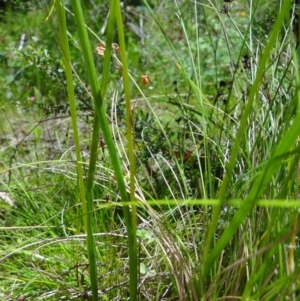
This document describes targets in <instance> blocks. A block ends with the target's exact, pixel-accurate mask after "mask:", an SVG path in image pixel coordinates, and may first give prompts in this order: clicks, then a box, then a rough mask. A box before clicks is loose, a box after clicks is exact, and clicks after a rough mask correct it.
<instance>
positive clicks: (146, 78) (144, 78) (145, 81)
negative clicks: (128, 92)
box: [142, 75, 151, 85]
mask: <svg viewBox="0 0 300 301" xmlns="http://www.w3.org/2000/svg"><path fill="white" fill-rule="evenodd" d="M142 83H143V84H144V85H147V84H149V83H151V78H150V76H149V75H142Z"/></svg>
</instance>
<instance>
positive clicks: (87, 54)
mask: <svg viewBox="0 0 300 301" xmlns="http://www.w3.org/2000/svg"><path fill="white" fill-rule="evenodd" d="M71 3H72V7H73V11H74V15H75V20H76V24H77V30H78V36H79V40H80V45H81V49H82V52H83V56H84V61H85V65H86V71H87V74H88V80H89V84H90V87H91V92H92V96H93V98H94V103H95V106H94V107H95V111H94V123H93V134H92V145H91V153H90V164H89V170H88V180H87V187H86V190H87V192H86V198H87V210H88V215H87V221H88V222H87V224H88V235H87V236H88V239H87V241H88V244H90V245H91V246H93V244H94V243H93V235H92V218H93V217H92V211H93V181H94V174H95V166H96V160H97V150H98V145H99V133H100V127H101V129H102V131H103V136H104V140H105V142H106V145H107V148H108V151H109V155H110V158H111V161H112V165H113V168H114V171H115V176H116V179H117V182H118V185H119V190H120V195H121V198H122V200H123V201H128V195H127V190H126V185H125V180H124V176H123V172H122V167H121V163H120V160H119V158H118V155H117V151H116V147H115V145H114V141H113V138H112V135H111V133H110V129H109V124H108V120H107V117H106V114H105V108H104V104H103V98H104V97H105V92H106V87H107V85H108V79H109V64H110V55H111V41H112V37H113V24H114V19H115V18H114V14H115V11H116V10H117V9H118V8H117V7H116V6H118V5H120V4H119V3H117V2H116V1H113V0H111V2H110V5H111V7H110V14H111V15H110V18H109V26H108V29H109V31H108V32H107V42H106V51H105V57H104V65H105V66H104V68H103V72H105V73H103V76H102V82H101V88H102V90H100V87H99V83H98V78H97V73H96V68H95V64H94V61H93V55H92V51H91V46H90V42H89V38H88V34H87V29H86V26H85V22H84V18H83V13H82V9H81V5H80V1H76V0H73V1H71ZM123 210H124V217H125V223H126V228H127V233H128V247H129V261H130V299H131V300H136V298H137V244H136V236H135V231H134V230H133V225H132V220H131V215H130V210H129V207H128V206H125V207H123ZM89 258H90V277H91V285H92V292H93V300H98V297H97V296H98V291H97V274H96V267H95V252H94V250H93V251H92V248H90V253H89Z"/></svg>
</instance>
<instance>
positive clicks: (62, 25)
mask: <svg viewBox="0 0 300 301" xmlns="http://www.w3.org/2000/svg"><path fill="white" fill-rule="evenodd" d="M63 6H64V3H63V1H55V10H56V15H57V20H58V24H59V38H60V46H61V49H62V53H63V62H64V67H65V72H66V79H67V89H68V98H69V104H70V113H71V120H72V127H73V137H74V143H75V152H76V159H77V175H78V184H79V191H80V197H81V204H82V215H83V220H84V228H85V232H86V227H87V220H86V214H87V208H86V199H85V189H84V180H83V168H82V164H81V163H80V162H82V159H81V153H80V139H79V133H78V127H77V117H76V101H75V96H74V86H73V75H72V67H71V58H70V50H69V43H68V36H67V26H66V16H65V11H64V9H63Z"/></svg>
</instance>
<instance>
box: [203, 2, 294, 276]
mask: <svg viewBox="0 0 300 301" xmlns="http://www.w3.org/2000/svg"><path fill="white" fill-rule="evenodd" d="M290 5H291V3H290V1H286V2H285V3H284V4H283V6H282V9H281V11H280V12H279V15H278V17H277V20H276V22H275V24H274V27H273V30H272V33H271V36H270V39H269V41H268V43H267V45H266V47H265V50H264V52H263V55H262V57H261V60H260V63H259V66H258V70H257V74H256V79H255V82H254V83H253V86H252V87H251V90H250V94H249V98H248V103H247V105H246V107H245V110H244V112H243V115H242V117H241V121H240V126H239V129H238V132H237V135H236V140H235V144H234V146H233V148H232V151H231V156H230V161H229V163H228V166H227V170H226V175H225V178H224V180H223V182H222V185H221V188H220V192H219V200H220V205H219V206H217V207H215V208H214V212H213V217H212V221H211V224H210V226H209V230H208V235H207V241H206V245H205V250H204V269H203V273H204V275H206V274H207V273H208V272H209V269H210V267H211V266H212V265H213V263H214V261H215V260H216V259H217V257H218V256H219V255H220V253H221V251H222V249H223V248H224V246H225V245H226V244H227V243H228V241H229V240H230V238H231V237H232V235H233V234H234V233H235V231H236V229H237V228H238V226H239V225H240V223H241V222H242V221H243V219H244V218H245V217H246V216H247V214H248V213H249V211H250V210H251V208H252V207H253V205H254V203H255V201H256V200H257V198H258V196H259V194H260V193H261V192H262V189H263V188H264V187H265V185H266V184H267V183H268V182H269V181H270V179H271V177H272V175H273V174H274V172H275V171H276V169H277V168H278V166H279V165H281V164H282V162H281V161H278V162H277V164H276V163H274V162H272V161H273V160H271V161H270V162H271V166H270V164H269V168H266V169H265V170H266V172H265V174H261V175H260V176H259V178H258V180H257V181H256V185H254V186H253V187H252V189H251V191H250V193H249V195H248V198H247V200H245V204H244V205H243V206H242V207H241V208H240V209H239V211H238V212H237V214H236V215H235V216H234V218H233V220H232V221H231V223H230V225H229V227H228V228H227V229H226V230H225V231H224V233H223V235H222V236H221V238H220V239H219V241H218V242H217V244H216V246H215V247H214V248H213V250H212V252H211V253H210V254H209V250H210V245H211V242H212V238H213V236H214V231H215V227H216V225H217V222H218V217H219V214H220V211H221V204H222V203H223V202H224V198H225V195H226V190H227V187H228V184H229V181H230V179H231V176H232V172H233V169H234V166H235V163H236V158H237V156H238V152H239V147H240V142H241V140H242V138H243V135H244V132H245V129H246V127H247V118H248V116H249V115H250V113H251V110H252V104H253V102H254V100H255V99H256V95H257V91H259V87H260V85H261V81H262V77H263V75H264V72H265V66H266V64H267V62H268V59H269V56H270V53H271V50H272V48H273V46H274V44H275V42H276V38H277V35H278V33H279V32H280V30H281V28H282V24H283V21H284V19H285V18H286V16H287V14H288V12H289V10H290ZM299 124H300V123H299V121H297V119H296V120H295V122H294V124H293V126H292V127H291V129H290V130H289V132H287V133H286V135H285V136H284V137H283V139H282V141H281V143H280V145H279V146H278V147H277V149H276V151H275V152H274V154H273V157H272V158H273V159H275V158H276V157H277V156H279V155H282V154H284V153H285V152H287V151H288V150H289V148H288V147H287V146H288V145H290V146H291V145H293V143H294V142H295V139H296V137H297V134H299ZM297 127H298V128H297ZM289 139H291V140H289ZM208 254H209V255H208Z"/></svg>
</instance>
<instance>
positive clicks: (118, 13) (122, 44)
mask: <svg viewBox="0 0 300 301" xmlns="http://www.w3.org/2000/svg"><path fill="white" fill-rule="evenodd" d="M116 2H117V3H118V5H117V7H116V8H117V9H116V19H117V28H118V36H119V44H120V54H121V62H122V74H123V82H124V91H125V101H126V128H127V141H128V157H129V164H130V200H131V201H132V202H134V200H135V196H134V190H135V189H134V182H135V181H134V176H135V157H134V137H133V114H132V112H133V110H132V109H131V97H130V83H129V72H128V65H127V55H126V45H125V39H124V29H123V22H122V13H121V8H120V0H117V1H116ZM132 222H133V227H134V230H136V226H137V213H136V206H135V205H132Z"/></svg>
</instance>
